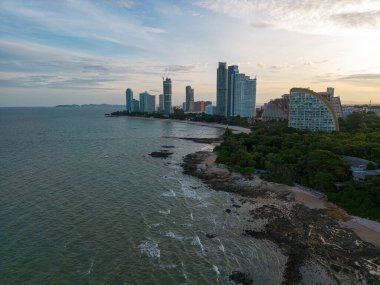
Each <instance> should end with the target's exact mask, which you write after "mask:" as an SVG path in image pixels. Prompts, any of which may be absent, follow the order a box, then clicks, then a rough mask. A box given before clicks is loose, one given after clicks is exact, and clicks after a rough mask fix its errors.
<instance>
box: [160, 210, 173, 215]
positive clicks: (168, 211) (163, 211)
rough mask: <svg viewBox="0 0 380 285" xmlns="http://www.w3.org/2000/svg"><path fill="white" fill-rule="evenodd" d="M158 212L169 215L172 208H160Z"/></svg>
mask: <svg viewBox="0 0 380 285" xmlns="http://www.w3.org/2000/svg"><path fill="white" fill-rule="evenodd" d="M158 212H159V213H160V214H162V215H169V214H170V209H168V210H159V211H158Z"/></svg>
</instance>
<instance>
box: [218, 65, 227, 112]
mask: <svg viewBox="0 0 380 285" xmlns="http://www.w3.org/2000/svg"><path fill="white" fill-rule="evenodd" d="M227 83H228V82H227V63H225V62H219V66H218V69H217V75H216V112H217V114H218V115H222V116H225V114H226V99H227V88H228V85H227Z"/></svg>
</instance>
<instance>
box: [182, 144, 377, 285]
mask: <svg viewBox="0 0 380 285" xmlns="http://www.w3.org/2000/svg"><path fill="white" fill-rule="evenodd" d="M215 159H216V154H215V153H212V152H204V151H203V152H202V151H200V152H197V153H193V154H189V155H187V156H186V157H185V158H184V163H183V169H184V173H185V174H188V175H192V176H195V177H198V178H199V179H201V180H202V181H203V182H204V183H205V184H207V185H208V186H209V187H210V188H212V189H214V190H216V191H225V192H230V193H235V194H239V195H240V197H241V198H240V199H239V204H236V202H235V204H233V205H231V209H233V211H232V213H237V214H238V215H241V216H242V217H244V218H245V219H246V220H247V221H246V222H247V223H246V225H245V229H244V230H243V231H242V234H243V235H245V236H249V237H252V238H256V239H265V240H270V241H272V242H274V243H276V244H277V245H278V246H279V247H280V248H281V249H282V251H283V253H284V255H286V256H288V261H287V264H286V268H285V272H284V274H283V278H284V282H283V283H284V284H294V283H298V282H299V281H301V280H302V276H303V275H302V273H301V271H302V270H303V269H301V268H303V267H305V266H306V265H307V264H310V263H313V264H317V266H318V267H320V268H322V271H324V272H325V275H326V276H328V278H330V280H331V282H332V283H333V282H334V283H338V284H340V283H342V284H380V232H378V231H376V229H377V228H376V227H375V229H372V228H371V227H373V223H375V225H378V224H380V223H377V222H373V223H371V222H372V221H370V222H368V223H367V224H366V222H365V221H368V220H364V222H363V219H355V217H351V216H350V215H348V214H347V213H346V212H345V211H344V210H342V209H341V208H339V207H338V206H336V205H334V204H333V203H331V202H328V201H327V200H326V199H325V198H324V197H321V196H319V195H316V194H317V193H312V192H311V193H310V192H308V191H306V190H304V189H302V188H301V187H297V186H295V187H290V186H287V185H282V184H277V183H273V182H267V181H264V180H261V179H260V178H259V177H257V176H254V178H253V179H247V178H246V177H244V176H242V175H240V174H238V173H235V172H232V171H230V170H229V169H227V168H226V167H220V165H218V164H216V162H215ZM231 209H226V212H228V213H231ZM360 222H361V223H360ZM368 224H370V225H368ZM379 229H380V227H379ZM311 270H313V269H311ZM353 280H355V281H354V282H353Z"/></svg>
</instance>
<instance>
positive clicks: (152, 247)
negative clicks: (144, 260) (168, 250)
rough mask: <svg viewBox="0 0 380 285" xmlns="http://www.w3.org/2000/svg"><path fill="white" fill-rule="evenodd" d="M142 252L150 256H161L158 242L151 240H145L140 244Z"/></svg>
mask: <svg viewBox="0 0 380 285" xmlns="http://www.w3.org/2000/svg"><path fill="white" fill-rule="evenodd" d="M138 248H139V249H140V252H141V254H145V255H146V256H148V257H160V249H159V248H158V244H157V243H156V242H154V241H151V240H143V241H141V243H140V244H139V245H138Z"/></svg>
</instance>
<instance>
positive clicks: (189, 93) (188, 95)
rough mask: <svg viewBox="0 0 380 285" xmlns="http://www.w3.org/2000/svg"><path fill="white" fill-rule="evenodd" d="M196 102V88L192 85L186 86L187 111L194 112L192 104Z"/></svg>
mask: <svg viewBox="0 0 380 285" xmlns="http://www.w3.org/2000/svg"><path fill="white" fill-rule="evenodd" d="M192 103H194V89H193V88H191V86H186V110H185V111H186V112H192V111H193V110H191V106H192Z"/></svg>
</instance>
